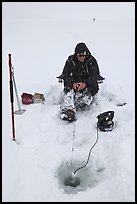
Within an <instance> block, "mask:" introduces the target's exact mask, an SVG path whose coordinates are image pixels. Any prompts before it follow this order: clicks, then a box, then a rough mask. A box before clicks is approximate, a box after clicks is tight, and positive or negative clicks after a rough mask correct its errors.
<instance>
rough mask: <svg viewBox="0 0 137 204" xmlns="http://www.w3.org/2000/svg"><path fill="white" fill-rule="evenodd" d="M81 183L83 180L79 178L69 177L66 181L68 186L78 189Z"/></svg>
mask: <svg viewBox="0 0 137 204" xmlns="http://www.w3.org/2000/svg"><path fill="white" fill-rule="evenodd" d="M80 183H81V180H80V179H79V178H78V177H73V176H68V177H66V178H65V180H64V184H65V185H66V186H72V187H77V186H79V185H80Z"/></svg>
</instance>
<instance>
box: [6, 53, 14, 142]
mask: <svg viewBox="0 0 137 204" xmlns="http://www.w3.org/2000/svg"><path fill="white" fill-rule="evenodd" d="M8 56H9V75H10V80H9V85H10V102H11V120H12V140H13V141H15V123H14V95H13V77H12V71H13V70H12V62H11V54H9V55H8Z"/></svg>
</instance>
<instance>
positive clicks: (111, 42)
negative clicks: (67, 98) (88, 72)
mask: <svg viewBox="0 0 137 204" xmlns="http://www.w3.org/2000/svg"><path fill="white" fill-rule="evenodd" d="M134 25H135V2H123V3H122V2H102V3H101V2H85V3H84V2H81V3H80V2H78V3H76V2H62V3H61V2H57V3H55V2H32V3H31V2H2V43H3V46H2V53H3V55H2V121H3V122H2V201H3V202H134V201H135V124H134V122H135V94H134V92H135V79H134V76H135V62H134V61H135V56H134V54H135V53H134V48H135V27H134ZM79 42H85V43H86V45H87V46H88V48H89V49H90V51H91V53H92V54H93V56H94V57H95V58H96V59H97V61H98V64H99V68H100V72H101V75H102V76H103V77H105V80H104V82H103V83H102V84H100V85H99V88H100V90H99V92H98V94H97V96H96V100H95V101H94V102H93V103H92V106H91V108H90V110H88V111H85V112H83V113H82V112H77V120H76V122H75V123H68V122H66V121H62V120H61V119H60V105H61V104H62V100H63V84H62V83H58V80H57V78H56V77H57V76H59V75H60V74H61V72H62V69H63V66H64V64H65V61H66V59H67V57H68V56H69V55H70V54H73V52H74V48H75V46H76V44H77V43H79ZM8 54H11V59H12V65H13V67H14V76H15V80H16V85H17V90H18V95H19V100H20V105H21V109H25V110H26V111H25V112H24V113H23V114H21V115H14V119H15V137H16V140H15V141H13V140H12V123H11V104H10V91H9V67H8ZM23 92H27V93H31V94H34V93H42V94H44V96H45V103H43V104H40V103H38V104H30V105H23V104H22V102H21V94H22V93H23ZM123 102H125V103H126V105H124V106H117V105H118V104H119V105H121V103H123ZM18 108H19V107H18V104H17V100H16V95H15V93H14V109H15V110H18ZM109 110H113V111H114V127H113V130H112V131H110V132H101V131H98V141H97V143H96V145H95V146H94V148H93V149H92V151H91V155H90V158H89V162H88V164H87V165H86V167H84V168H82V169H80V170H79V171H77V174H76V175H75V176H76V178H75V179H76V182H77V186H76V187H72V186H68V185H67V184H68V181H69V178H71V176H72V173H73V172H74V171H75V170H76V169H77V168H79V167H81V166H83V165H84V164H85V163H86V161H87V159H88V154H89V151H90V148H91V147H92V145H93V144H94V143H95V141H96V138H97V128H96V124H97V115H98V114H100V113H103V112H105V111H109Z"/></svg>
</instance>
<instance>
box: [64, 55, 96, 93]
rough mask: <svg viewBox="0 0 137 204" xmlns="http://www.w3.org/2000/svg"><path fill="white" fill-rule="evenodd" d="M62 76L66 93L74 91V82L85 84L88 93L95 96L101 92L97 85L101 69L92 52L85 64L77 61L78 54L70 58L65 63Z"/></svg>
mask: <svg viewBox="0 0 137 204" xmlns="http://www.w3.org/2000/svg"><path fill="white" fill-rule="evenodd" d="M62 76H63V80H64V91H65V92H68V91H69V90H70V89H72V85H73V83H74V82H84V83H85V84H86V86H87V89H88V91H89V92H91V94H92V95H95V94H96V93H97V92H98V90H99V86H98V83H97V80H98V76H99V67H98V64H97V61H96V59H95V58H94V57H93V56H92V55H91V53H90V52H88V53H87V56H86V60H85V61H84V62H80V61H79V60H78V59H77V57H76V54H74V55H71V56H69V57H68V60H67V61H66V63H65V66H64V69H63V72H62Z"/></svg>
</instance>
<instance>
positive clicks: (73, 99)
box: [58, 42, 104, 122]
mask: <svg viewBox="0 0 137 204" xmlns="http://www.w3.org/2000/svg"><path fill="white" fill-rule="evenodd" d="M58 78H59V79H60V80H63V81H64V103H63V106H62V111H61V118H62V119H63V120H67V121H70V122H73V121H74V120H76V116H75V113H76V111H77V110H82V111H85V110H88V109H89V106H90V104H91V103H92V100H93V97H94V96H95V95H96V94H97V93H98V90H99V85H98V82H99V80H101V81H100V82H102V80H103V79H104V78H103V77H101V76H100V72H99V66H98V63H97V61H96V59H95V58H94V57H93V56H92V55H91V53H90V51H89V49H88V48H87V46H86V44H85V43H83V42H81V43H78V44H77V45H76V47H75V50H74V54H73V55H70V56H69V57H68V59H67V61H66V63H65V66H64V68H63V72H62V74H61V76H59V77H58Z"/></svg>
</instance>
